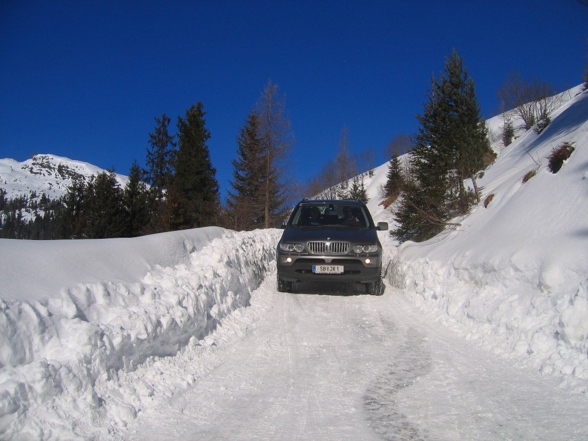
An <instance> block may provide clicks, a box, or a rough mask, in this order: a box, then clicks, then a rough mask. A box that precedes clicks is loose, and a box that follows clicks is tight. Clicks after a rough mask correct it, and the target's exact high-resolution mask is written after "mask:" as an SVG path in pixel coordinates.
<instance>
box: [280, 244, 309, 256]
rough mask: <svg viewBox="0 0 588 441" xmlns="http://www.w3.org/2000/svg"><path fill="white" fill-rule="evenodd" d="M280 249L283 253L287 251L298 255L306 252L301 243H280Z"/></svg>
mask: <svg viewBox="0 0 588 441" xmlns="http://www.w3.org/2000/svg"><path fill="white" fill-rule="evenodd" d="M280 249H281V250H282V251H287V252H289V253H291V252H293V251H296V252H297V253H301V252H302V251H304V246H303V245H302V244H301V243H281V242H280Z"/></svg>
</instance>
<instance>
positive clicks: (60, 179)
mask: <svg viewBox="0 0 588 441" xmlns="http://www.w3.org/2000/svg"><path fill="white" fill-rule="evenodd" d="M104 171H105V170H103V169H101V168H99V167H96V166H94V165H91V164H88V163H86V162H81V161H74V160H72V159H68V158H63V157H60V156H55V155H46V154H43V155H34V156H33V157H32V158H31V159H27V160H26V161H23V162H17V161H15V160H14V159H8V158H5V159H0V188H1V189H4V190H5V191H6V198H7V199H12V198H16V197H19V196H29V195H30V194H31V193H32V192H34V193H36V194H37V195H38V196H40V195H41V194H43V193H44V194H45V195H47V197H48V198H50V199H58V198H60V197H61V196H63V195H64V194H65V192H66V191H67V187H69V186H70V185H71V183H72V179H74V178H75V177H82V178H84V179H86V180H87V179H88V178H89V177H90V176H97V175H99V174H100V173H102V172H104ZM116 177H117V181H118V182H119V184H120V186H121V187H123V188H124V186H125V185H126V182H127V178H126V177H125V176H123V175H118V174H117V176H116Z"/></svg>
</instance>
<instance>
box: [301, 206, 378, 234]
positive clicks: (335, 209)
mask: <svg viewBox="0 0 588 441" xmlns="http://www.w3.org/2000/svg"><path fill="white" fill-rule="evenodd" d="M291 225H292V226H294V227H319V226H323V225H328V226H341V227H344V228H365V227H368V226H369V221H368V217H367V216H366V213H365V211H364V209H363V207H362V206H358V205H346V204H336V203H328V204H325V203H312V202H309V203H304V204H300V205H299V206H298V208H297V210H296V211H295V212H294V213H293V215H292V223H291Z"/></svg>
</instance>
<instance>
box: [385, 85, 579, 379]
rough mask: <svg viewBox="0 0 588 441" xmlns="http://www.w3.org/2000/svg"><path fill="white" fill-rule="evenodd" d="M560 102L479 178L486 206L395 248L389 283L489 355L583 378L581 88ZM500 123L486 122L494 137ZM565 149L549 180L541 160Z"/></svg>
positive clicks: (549, 175) (546, 166) (544, 163)
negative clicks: (539, 128) (546, 120)
mask: <svg viewBox="0 0 588 441" xmlns="http://www.w3.org/2000/svg"><path fill="white" fill-rule="evenodd" d="M568 96H570V97H571V99H570V100H569V101H567V102H565V103H564V104H563V105H562V106H561V107H560V108H559V109H558V110H557V111H556V112H554V114H553V115H552V120H553V121H552V123H551V124H550V125H549V126H548V127H547V129H545V130H544V131H543V133H541V134H540V135H537V134H536V133H535V132H534V131H533V130H529V131H528V132H525V133H524V134H522V136H520V137H519V138H518V139H517V140H516V141H515V142H514V143H513V144H512V145H510V146H508V147H507V148H504V149H502V148H500V149H499V150H500V155H499V157H498V159H497V160H496V162H495V164H493V165H492V166H491V167H489V168H488V170H486V172H485V173H484V176H483V178H482V179H480V181H479V185H480V186H481V187H482V189H483V194H484V198H486V197H488V196H489V195H494V196H493V199H492V200H491V202H490V203H489V205H488V207H487V208H484V207H483V206H482V205H480V206H479V207H477V208H476V209H475V210H473V212H472V213H471V214H470V215H469V216H467V217H466V218H464V219H461V220H459V221H460V223H461V226H460V227H458V228H456V229H455V230H447V231H446V232H444V233H443V234H440V235H439V236H438V237H436V238H434V239H432V240H430V241H428V242H425V243H420V244H416V243H405V244H403V245H402V246H400V247H399V249H398V255H397V258H396V259H395V261H394V265H393V266H394V272H395V275H394V277H393V282H394V283H395V284H396V285H397V286H400V287H402V288H404V289H406V290H409V291H411V292H414V293H415V302H416V303H417V305H418V306H419V307H420V308H422V309H423V310H425V311H427V312H428V313H430V314H431V315H432V316H434V317H437V318H438V319H440V320H442V321H443V322H444V323H446V324H447V325H448V326H450V327H452V328H454V329H455V330H456V331H458V332H460V333H461V334H463V335H464V337H466V338H468V339H472V340H477V341H479V343H480V344H481V345H482V346H484V347H486V348H488V349H489V350H492V351H494V352H495V353H500V354H505V355H508V356H511V357H514V358H516V359H518V360H520V361H521V362H524V363H526V364H530V365H532V366H535V367H536V368H538V369H541V371H542V372H545V373H555V374H557V375H571V376H573V377H577V378H581V379H588V357H587V352H588V221H587V220H588V92H581V87H577V88H575V89H572V90H571V93H570V94H569V95H568ZM501 124H502V118H501V117H495V118H493V119H491V120H490V121H489V122H488V125H489V127H490V129H491V131H492V132H493V134H494V136H493V138H494V139H496V138H497V136H496V134H497V133H499V132H500V127H501ZM563 143H569V144H571V145H572V146H574V147H575V151H574V152H573V154H572V156H571V157H570V158H569V159H568V160H567V161H566V163H565V164H564V165H563V167H562V169H561V170H560V171H559V172H558V173H557V174H553V173H551V172H550V171H549V169H548V159H547V158H548V157H549V155H550V154H551V152H552V150H553V149H555V148H557V147H559V146H560V145H562V144H563ZM532 170H536V175H535V176H534V177H532V178H531V179H530V180H529V181H527V182H526V183H523V177H524V175H525V174H526V173H527V172H529V171H532Z"/></svg>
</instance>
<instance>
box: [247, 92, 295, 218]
mask: <svg viewBox="0 0 588 441" xmlns="http://www.w3.org/2000/svg"><path fill="white" fill-rule="evenodd" d="M255 113H256V114H257V115H258V116H259V121H260V135H261V140H262V152H263V157H264V170H263V174H262V176H261V179H262V181H263V182H262V186H263V193H264V207H263V211H264V227H265V228H269V227H270V226H271V225H273V224H274V223H275V222H276V221H278V220H279V219H283V217H284V216H285V215H286V213H287V208H286V207H285V204H286V202H287V200H288V196H289V191H288V182H287V181H286V178H285V176H286V167H287V165H288V164H287V161H288V159H289V155H290V151H291V149H292V145H293V143H294V138H293V135H292V131H291V127H290V120H289V119H288V116H287V115H286V108H285V102H284V98H283V96H280V95H279V94H278V85H277V84H274V83H272V82H271V81H269V82H268V84H267V86H266V87H265V89H264V90H263V92H262V94H261V97H260V99H259V100H258V102H257V104H256V107H255Z"/></svg>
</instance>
